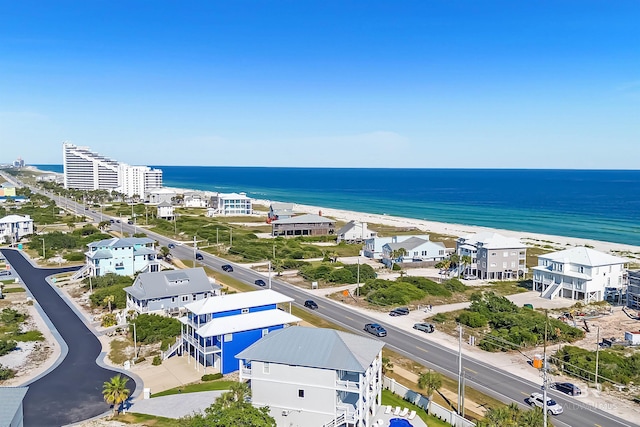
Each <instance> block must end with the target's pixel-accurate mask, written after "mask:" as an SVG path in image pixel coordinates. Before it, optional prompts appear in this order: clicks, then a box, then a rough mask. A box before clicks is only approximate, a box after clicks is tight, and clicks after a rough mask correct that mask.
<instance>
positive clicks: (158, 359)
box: [151, 356, 162, 366]
mask: <svg viewBox="0 0 640 427" xmlns="http://www.w3.org/2000/svg"><path fill="white" fill-rule="evenodd" d="M151 364H152V365H153V366H158V365H162V357H160V356H153V361H152V362H151Z"/></svg>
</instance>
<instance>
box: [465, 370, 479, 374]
mask: <svg viewBox="0 0 640 427" xmlns="http://www.w3.org/2000/svg"><path fill="white" fill-rule="evenodd" d="M464 369H465V371H469V372H473V373H474V374H476V375H478V373H477V372H476V371H474V370H473V369H469V368H464Z"/></svg>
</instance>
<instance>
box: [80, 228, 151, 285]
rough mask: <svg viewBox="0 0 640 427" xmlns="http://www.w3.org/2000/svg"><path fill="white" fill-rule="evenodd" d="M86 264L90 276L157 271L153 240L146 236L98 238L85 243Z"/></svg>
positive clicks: (129, 274)
mask: <svg viewBox="0 0 640 427" xmlns="http://www.w3.org/2000/svg"><path fill="white" fill-rule="evenodd" d="M87 247H88V248H89V250H88V251H87V252H85V258H86V265H87V266H88V271H89V274H90V275H91V276H104V275H105V274H107V273H115V274H118V275H120V276H133V275H134V274H135V273H138V272H149V273H151V272H154V271H159V270H160V268H159V264H158V261H157V260H156V251H155V240H153V239H149V238H147V237H127V238H122V239H119V238H117V237H114V238H112V239H106V240H100V241H97V242H92V243H89V244H88V245H87Z"/></svg>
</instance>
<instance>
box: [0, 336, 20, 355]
mask: <svg viewBox="0 0 640 427" xmlns="http://www.w3.org/2000/svg"><path fill="white" fill-rule="evenodd" d="M17 347H18V343H16V342H15V341H13V340H0V356H4V355H5V354H9V353H10V352H12V351H13V350H15V349H16V348H17Z"/></svg>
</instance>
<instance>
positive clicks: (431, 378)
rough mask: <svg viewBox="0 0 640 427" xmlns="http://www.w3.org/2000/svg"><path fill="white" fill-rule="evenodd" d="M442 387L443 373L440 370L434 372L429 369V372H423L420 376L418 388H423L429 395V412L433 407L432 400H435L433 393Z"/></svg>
mask: <svg viewBox="0 0 640 427" xmlns="http://www.w3.org/2000/svg"><path fill="white" fill-rule="evenodd" d="M440 387H442V375H440V373H438V372H434V371H432V370H429V371H427V372H423V373H421V374H420V376H419V377H418V388H419V389H421V390H426V391H427V397H428V398H429V403H428V404H427V413H428V412H429V410H430V409H431V401H432V400H433V393H434V392H436V391H438V390H440Z"/></svg>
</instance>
